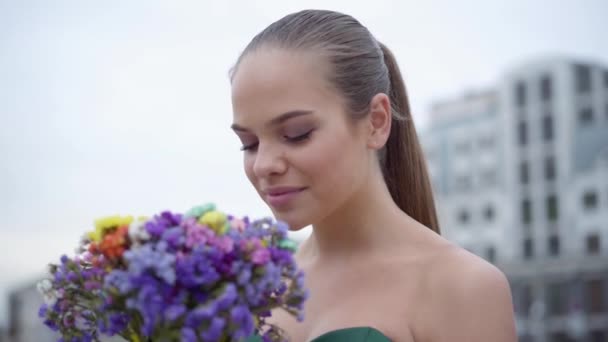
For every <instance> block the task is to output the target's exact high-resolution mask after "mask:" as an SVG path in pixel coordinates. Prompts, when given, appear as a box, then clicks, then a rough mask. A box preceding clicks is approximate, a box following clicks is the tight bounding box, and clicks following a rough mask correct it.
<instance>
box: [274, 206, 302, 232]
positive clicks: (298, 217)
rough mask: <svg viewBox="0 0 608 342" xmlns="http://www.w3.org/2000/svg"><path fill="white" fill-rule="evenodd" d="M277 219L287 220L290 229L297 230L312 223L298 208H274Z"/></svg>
mask: <svg viewBox="0 0 608 342" xmlns="http://www.w3.org/2000/svg"><path fill="white" fill-rule="evenodd" d="M271 210H272V213H273V214H274V217H275V219H277V220H279V221H283V222H285V223H286V224H287V225H288V226H289V231H292V232H297V231H299V230H301V229H303V228H306V227H307V226H308V225H310V222H309V220H305V219H304V217H302V214H301V213H298V212H297V211H296V210H289V211H277V210H274V209H272V208H271Z"/></svg>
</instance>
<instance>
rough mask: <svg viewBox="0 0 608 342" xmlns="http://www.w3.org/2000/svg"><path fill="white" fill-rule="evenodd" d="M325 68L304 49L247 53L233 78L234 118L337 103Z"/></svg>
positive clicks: (336, 97)
mask: <svg viewBox="0 0 608 342" xmlns="http://www.w3.org/2000/svg"><path fill="white" fill-rule="evenodd" d="M327 72H328V66H327V63H326V62H325V61H324V60H323V58H321V57H320V56H317V55H314V54H312V53H308V52H304V51H297V50H293V51H292V50H285V49H279V48H261V49H259V50H258V51H254V52H250V53H248V54H247V55H245V56H244V57H243V59H242V60H241V62H240V64H239V65H238V67H237V70H236V73H235V74H234V77H233V79H232V104H233V111H234V120H235V122H236V121H239V122H241V121H242V122H243V123H247V122H246V121H250V120H251V118H252V117H253V118H261V117H267V116H275V115H280V114H282V113H285V112H289V111H293V110H311V111H319V110H321V109H323V108H327V107H328V106H336V105H337V106H340V105H341V104H340V102H341V98H340V96H338V94H337V92H336V91H335V90H333V88H332V87H331V86H330V84H329V82H328V81H327V75H328V74H327Z"/></svg>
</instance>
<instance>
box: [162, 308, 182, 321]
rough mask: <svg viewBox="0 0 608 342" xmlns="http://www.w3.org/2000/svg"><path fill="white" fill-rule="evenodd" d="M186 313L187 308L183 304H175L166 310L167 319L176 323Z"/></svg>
mask: <svg viewBox="0 0 608 342" xmlns="http://www.w3.org/2000/svg"><path fill="white" fill-rule="evenodd" d="M185 312H186V307H185V306H184V305H181V304H174V305H171V306H170V307H168V308H167V309H166V310H165V319H167V320H168V321H175V320H177V319H178V318H180V317H181V316H182V315H183V314H184V313H185Z"/></svg>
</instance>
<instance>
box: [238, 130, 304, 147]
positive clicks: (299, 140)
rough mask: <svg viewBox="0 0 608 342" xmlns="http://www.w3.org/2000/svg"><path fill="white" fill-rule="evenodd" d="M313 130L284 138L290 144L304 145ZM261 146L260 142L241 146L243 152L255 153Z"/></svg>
mask: <svg viewBox="0 0 608 342" xmlns="http://www.w3.org/2000/svg"><path fill="white" fill-rule="evenodd" d="M312 132H313V130H312V129H311V130H310V131H308V132H306V133H304V134H300V135H297V136H295V137H290V136H286V135H285V136H283V138H284V139H285V141H287V142H288V143H290V144H298V143H302V142H304V141H306V140H308V139H309V138H310V136H311V134H312ZM258 145H259V142H255V143H252V144H249V145H243V146H241V151H255V150H256V149H257V147H258Z"/></svg>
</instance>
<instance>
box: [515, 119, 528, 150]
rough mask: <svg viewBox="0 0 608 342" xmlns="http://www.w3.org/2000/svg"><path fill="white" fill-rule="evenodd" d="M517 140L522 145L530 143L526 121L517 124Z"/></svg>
mask: <svg viewBox="0 0 608 342" xmlns="http://www.w3.org/2000/svg"><path fill="white" fill-rule="evenodd" d="M517 141H519V144H520V145H522V146H523V145H525V144H527V143H528V127H527V126H526V122H525V121H520V122H519V124H517Z"/></svg>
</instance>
